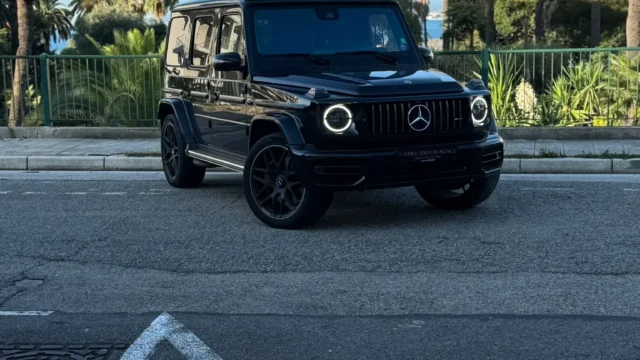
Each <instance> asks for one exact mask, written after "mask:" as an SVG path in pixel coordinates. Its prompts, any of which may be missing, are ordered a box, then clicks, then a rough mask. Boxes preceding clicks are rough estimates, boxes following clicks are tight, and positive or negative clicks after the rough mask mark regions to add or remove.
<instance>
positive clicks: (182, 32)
mask: <svg viewBox="0 0 640 360" xmlns="http://www.w3.org/2000/svg"><path fill="white" fill-rule="evenodd" d="M188 27H189V22H188V21H187V18H186V17H176V18H173V19H171V24H170V26H169V41H168V42H167V59H166V63H167V65H170V66H182V64H183V63H184V58H185V54H186V48H187V40H188V35H189V31H188Z"/></svg>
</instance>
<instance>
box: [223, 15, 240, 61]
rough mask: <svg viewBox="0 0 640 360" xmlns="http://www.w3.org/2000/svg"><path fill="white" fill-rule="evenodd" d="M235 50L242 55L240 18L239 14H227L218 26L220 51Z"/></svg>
mask: <svg viewBox="0 0 640 360" xmlns="http://www.w3.org/2000/svg"><path fill="white" fill-rule="evenodd" d="M228 52H237V53H239V54H240V55H244V37H243V36H242V18H241V17H240V15H235V14H234V15H227V16H225V17H223V18H222V24H221V26H220V53H221V54H223V53H228Z"/></svg>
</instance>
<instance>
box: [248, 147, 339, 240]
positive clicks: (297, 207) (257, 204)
mask: <svg viewBox="0 0 640 360" xmlns="http://www.w3.org/2000/svg"><path fill="white" fill-rule="evenodd" d="M292 159H293V155H292V153H291V151H290V150H289V147H288V145H287V142H286V140H285V139H284V137H283V136H282V135H281V134H271V135H268V136H266V137H264V138H262V139H260V140H259V141H258V142H257V143H256V144H255V145H254V146H253V148H252V149H251V151H250V152H249V156H248V157H247V162H246V164H245V171H244V181H245V196H246V198H247V203H248V204H249V207H251V210H252V211H253V213H254V214H255V215H256V216H257V217H258V218H259V219H260V220H262V222H264V223H265V224H267V225H269V226H271V227H275V228H284V229H295V228H302V227H305V226H309V225H312V224H314V223H315V222H317V221H318V220H320V218H321V217H322V216H324V214H325V213H326V212H327V210H328V209H329V206H331V202H332V200H333V193H331V192H324V191H319V190H315V189H314V190H312V189H308V188H306V187H305V186H304V185H303V184H302V183H301V182H300V181H299V179H298V177H297V176H296V172H295V170H294V169H293V166H292V165H293V164H292V162H293V161H292Z"/></svg>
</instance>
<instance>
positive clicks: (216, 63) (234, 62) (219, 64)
mask: <svg viewBox="0 0 640 360" xmlns="http://www.w3.org/2000/svg"><path fill="white" fill-rule="evenodd" d="M213 68H214V69H215V70H217V71H243V70H244V69H243V66H242V57H241V56H240V54H238V53H235V52H230V53H224V54H218V55H216V56H215V57H214V58H213Z"/></svg>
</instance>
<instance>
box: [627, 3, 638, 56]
mask: <svg viewBox="0 0 640 360" xmlns="http://www.w3.org/2000/svg"><path fill="white" fill-rule="evenodd" d="M627 46H628V47H640V0H629V12H628V15H627Z"/></svg>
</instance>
